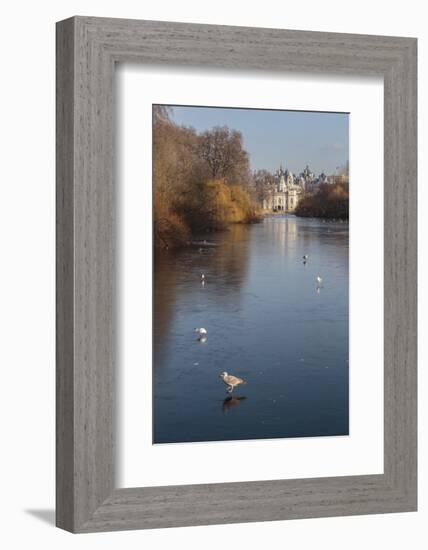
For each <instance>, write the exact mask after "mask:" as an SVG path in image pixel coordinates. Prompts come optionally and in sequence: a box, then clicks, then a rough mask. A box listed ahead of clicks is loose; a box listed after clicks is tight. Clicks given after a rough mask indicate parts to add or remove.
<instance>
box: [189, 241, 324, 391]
mask: <svg viewBox="0 0 428 550" xmlns="http://www.w3.org/2000/svg"><path fill="white" fill-rule="evenodd" d="M205 242H206V241H205ZM302 259H303V264H304V265H306V263H307V261H308V260H309V255H308V254H305V255H304V256H302ZM315 280H316V283H317V285H316V291H317V293H318V294H319V292H320V289H321V285H322V282H323V280H322V278H321V277H320V276H319V275H317V277H316V279H315ZM205 283H206V277H205V274H204V273H202V274H201V284H202V286H205ZM194 331H195V332H196V334H197V335H198V341H199V342H201V343H205V342H206V341H207V335H208V331H207V329H206V328H204V327H199V328H195V329H194ZM219 377H220V378H221V379H222V380H223V382H224V383H225V385H226V386H227V389H226V391H227V393H232V392H233V390H234V389H235V388H236V387H237V386H240V385H241V384H246V383H247V382H246V381H245V380H244V379H243V378H240V377H239V376H234V375H233V374H229V373H227V372H222V373H221V374H220V376H219Z"/></svg>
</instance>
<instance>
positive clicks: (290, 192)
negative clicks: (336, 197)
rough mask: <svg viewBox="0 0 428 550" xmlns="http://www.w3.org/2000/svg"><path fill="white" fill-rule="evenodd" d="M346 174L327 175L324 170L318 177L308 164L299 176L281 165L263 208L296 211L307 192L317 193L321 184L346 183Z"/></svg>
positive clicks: (270, 185)
mask: <svg viewBox="0 0 428 550" xmlns="http://www.w3.org/2000/svg"><path fill="white" fill-rule="evenodd" d="M348 181H349V178H348V176H347V175H346V176H345V175H334V176H326V174H324V172H322V173H321V174H320V175H319V176H318V177H317V176H315V174H314V172H312V170H311V169H310V168H309V166H308V165H306V168H305V169H304V170H303V172H301V173H300V174H299V175H298V176H295V175H294V174H293V173H292V172H290V170H288V169H286V170H283V168H282V166H280V168H279V170H277V171H276V172H275V174H274V176H273V181H272V182H270V183H269V184H267V186H268V188H269V191H268V196H267V197H266V198H265V199H264V200H263V209H264V210H270V211H273V212H294V210H295V209H296V206H297V205H298V204H299V201H300V200H301V199H302V198H303V196H304V195H305V193H306V194H313V193H317V192H318V190H319V186H320V185H321V184H325V183H329V184H334V183H346V182H348Z"/></svg>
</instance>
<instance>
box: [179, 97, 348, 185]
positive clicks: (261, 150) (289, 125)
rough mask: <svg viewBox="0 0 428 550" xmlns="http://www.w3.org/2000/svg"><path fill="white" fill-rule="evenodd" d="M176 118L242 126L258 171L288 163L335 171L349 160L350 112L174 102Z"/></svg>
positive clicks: (202, 125)
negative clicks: (247, 107)
mask: <svg viewBox="0 0 428 550" xmlns="http://www.w3.org/2000/svg"><path fill="white" fill-rule="evenodd" d="M171 118H172V119H173V120H174V121H175V122H176V123H177V124H183V125H185V126H192V127H193V128H195V129H196V130H197V131H198V132H200V131H203V130H207V129H211V128H213V127H214V126H228V127H229V128H233V129H235V130H238V131H240V132H241V133H242V136H243V141H244V148H245V149H246V150H247V151H248V153H249V155H250V163H251V169H252V170H257V169H260V168H266V169H267V170H271V171H273V170H275V169H277V168H279V165H280V164H281V163H282V165H283V168H288V169H289V170H291V171H292V172H294V173H300V172H301V171H302V170H303V169H304V167H305V166H306V164H309V167H310V168H311V169H312V170H313V171H314V172H315V174H316V175H318V174H319V173H321V172H325V173H326V174H334V173H335V171H336V169H337V167H340V166H343V165H344V164H345V163H346V162H347V160H348V154H349V153H348V147H349V115H348V114H347V113H317V112H310V111H270V110H269V111H268V110H262V109H224V108H217V107H177V106H174V107H173V110H172V117H171Z"/></svg>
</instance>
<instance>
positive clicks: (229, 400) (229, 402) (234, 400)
mask: <svg viewBox="0 0 428 550" xmlns="http://www.w3.org/2000/svg"><path fill="white" fill-rule="evenodd" d="M245 399H247V398H246V397H245V396H242V397H236V396H234V397H232V396H231V395H229V396H228V397H226V399H225V400H224V401H223V405H222V411H223V413H224V414H227V413H228V412H229V410H230V409H232V408H233V407H236V406H237V405H239V404H240V403H241V401H244V400H245Z"/></svg>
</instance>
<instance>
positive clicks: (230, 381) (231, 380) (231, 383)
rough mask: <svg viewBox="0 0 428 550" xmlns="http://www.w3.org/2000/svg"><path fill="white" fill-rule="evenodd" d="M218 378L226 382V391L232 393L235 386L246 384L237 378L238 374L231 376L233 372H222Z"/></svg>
mask: <svg viewBox="0 0 428 550" xmlns="http://www.w3.org/2000/svg"><path fill="white" fill-rule="evenodd" d="M220 378H221V379H222V380H223V382H224V383H225V384H226V386H227V392H228V393H232V392H233V390H234V389H235V388H236V386H239V385H240V384H246V382H245V380H243V379H242V378H238V376H233V374H228V373H227V372H222V373H221V374H220Z"/></svg>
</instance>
